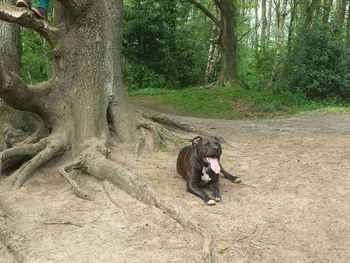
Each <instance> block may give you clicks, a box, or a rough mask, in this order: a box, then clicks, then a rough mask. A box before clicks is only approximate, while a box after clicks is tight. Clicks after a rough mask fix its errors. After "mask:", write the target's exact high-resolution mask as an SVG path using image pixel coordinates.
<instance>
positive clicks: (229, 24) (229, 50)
mask: <svg viewBox="0 0 350 263" xmlns="http://www.w3.org/2000/svg"><path fill="white" fill-rule="evenodd" d="M213 1H214V4H215V5H216V6H217V8H218V10H219V13H220V18H217V17H216V16H215V15H214V14H213V13H212V12H210V11H209V10H208V9H207V8H206V7H205V6H204V5H202V4H200V3H199V2H197V1H195V0H187V2H189V3H191V4H193V5H194V6H195V7H197V8H198V9H199V10H201V11H202V13H203V14H204V15H205V16H207V17H209V18H210V19H211V20H212V21H213V23H215V24H216V25H217V26H218V27H219V28H220V34H219V39H217V40H215V41H216V42H217V44H218V45H219V46H220V50H221V54H222V68H221V72H220V75H219V79H218V81H217V84H224V83H226V82H231V81H233V82H236V83H237V84H239V85H240V86H243V87H246V84H245V83H244V82H243V81H242V80H241V79H240V77H239V74H238V69H237V67H238V66H237V54H236V49H237V39H236V35H235V33H236V32H235V29H236V28H235V26H236V24H235V17H234V5H233V2H234V1H232V0H221V1H219V0H213Z"/></svg>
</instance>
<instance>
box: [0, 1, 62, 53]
mask: <svg viewBox="0 0 350 263" xmlns="http://www.w3.org/2000/svg"><path fill="white" fill-rule="evenodd" d="M0 20H4V21H6V22H9V23H15V24H18V25H20V26H24V27H28V28H31V29H33V30H35V31H36V32H38V33H39V34H40V35H41V36H43V37H44V38H45V39H46V40H47V41H48V42H49V43H50V45H51V46H52V47H54V46H55V45H56V42H57V39H56V35H57V33H58V31H59V30H58V28H56V27H54V26H52V25H51V24H50V23H49V22H47V21H46V20H45V19H37V18H36V17H35V15H34V13H33V12H32V11H30V10H29V9H27V8H19V7H15V6H11V5H5V4H0Z"/></svg>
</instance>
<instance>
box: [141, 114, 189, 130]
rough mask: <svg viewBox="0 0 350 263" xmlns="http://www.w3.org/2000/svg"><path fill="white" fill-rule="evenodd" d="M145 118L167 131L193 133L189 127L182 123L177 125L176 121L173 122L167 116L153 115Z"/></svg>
mask: <svg viewBox="0 0 350 263" xmlns="http://www.w3.org/2000/svg"><path fill="white" fill-rule="evenodd" d="M145 117H146V118H148V119H150V120H152V121H153V122H156V123H158V124H161V125H162V126H164V127H167V128H169V129H173V130H178V131H184V132H193V129H191V127H190V126H189V125H187V124H184V123H179V122H178V121H177V120H174V119H172V118H170V117H169V116H167V115H163V114H153V115H148V116H145Z"/></svg>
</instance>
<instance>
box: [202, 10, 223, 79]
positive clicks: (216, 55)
mask: <svg viewBox="0 0 350 263" xmlns="http://www.w3.org/2000/svg"><path fill="white" fill-rule="evenodd" d="M213 9H214V10H213V11H214V13H215V14H216V16H218V8H217V6H215V5H214V7H213ZM219 39H220V28H219V27H218V25H217V24H216V23H214V22H212V31H211V39H210V46H209V54H208V62H207V67H206V70H205V76H204V81H205V83H206V84H210V83H212V82H213V81H214V80H215V78H216V73H217V72H216V68H217V63H218V62H219V59H220V52H219V45H218V41H219Z"/></svg>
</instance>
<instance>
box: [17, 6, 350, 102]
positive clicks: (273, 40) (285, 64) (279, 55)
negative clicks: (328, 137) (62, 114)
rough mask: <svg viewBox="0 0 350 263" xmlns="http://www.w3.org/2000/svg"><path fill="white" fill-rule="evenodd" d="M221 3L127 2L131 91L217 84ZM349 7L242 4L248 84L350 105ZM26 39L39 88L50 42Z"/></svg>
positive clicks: (30, 74)
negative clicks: (209, 15) (207, 13)
mask: <svg viewBox="0 0 350 263" xmlns="http://www.w3.org/2000/svg"><path fill="white" fill-rule="evenodd" d="M215 2H217V1H208V0H206V1H173V0H160V1H150V0H145V1H139V0H127V1H124V37H123V60H122V66H123V74H124V83H125V85H126V86H127V88H128V90H129V93H133V92H135V90H140V89H143V90H144V91H143V92H144V93H147V92H150V91H149V90H150V88H151V89H158V90H160V89H182V88H185V87H194V86H203V85H208V84H211V83H213V82H214V83H215V81H216V80H217V79H218V75H219V73H220V70H221V68H222V63H221V58H222V56H221V53H222V52H221V49H220V45H218V44H217V42H216V41H215V39H217V38H218V37H219V36H220V29H218V27H217V26H216V25H215V23H213V22H212V20H211V19H210V18H209V17H208V15H206V14H205V13H204V12H203V10H204V9H205V10H206V11H208V12H210V13H211V14H212V15H213V16H214V17H218V18H219V17H220V15H219V14H218V7H217V6H216V4H215ZM349 6H350V1H349V0H306V1H305V0H303V1H301V0H243V1H236V0H234V1H233V13H232V15H233V17H232V18H231V19H232V20H233V24H232V27H233V28H232V31H233V44H234V48H235V56H236V65H235V66H236V68H237V71H238V74H239V78H240V79H241V80H242V82H243V83H244V86H245V87H248V88H250V89H254V90H257V92H259V91H264V90H266V89H269V90H273V92H275V93H276V92H277V93H278V94H280V92H283V93H284V94H288V95H289V96H292V97H293V100H294V101H300V100H302V101H304V99H306V100H307V101H322V102H329V103H337V104H338V103H347V102H348V101H349V98H350V97H349V93H350V68H349V67H350V54H349V50H350V49H349V47H350V8H349ZM50 8H51V7H50ZM51 10H52V8H51ZM53 15H54V14H53V13H52V12H50V18H49V19H52V16H53ZM21 34H22V43H23V54H22V69H21V70H22V71H21V74H22V77H23V78H24V79H25V80H26V82H27V83H32V84H34V83H37V82H40V81H43V80H45V79H48V78H49V77H50V69H51V50H50V47H49V45H48V43H47V42H46V41H45V40H43V39H42V38H41V37H40V36H39V35H38V34H37V33H35V32H33V31H32V30H28V29H25V28H23V29H22V33H21ZM241 86H242V85H241ZM153 92H154V90H153ZM155 92H157V91H155ZM295 98H297V99H295Z"/></svg>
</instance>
